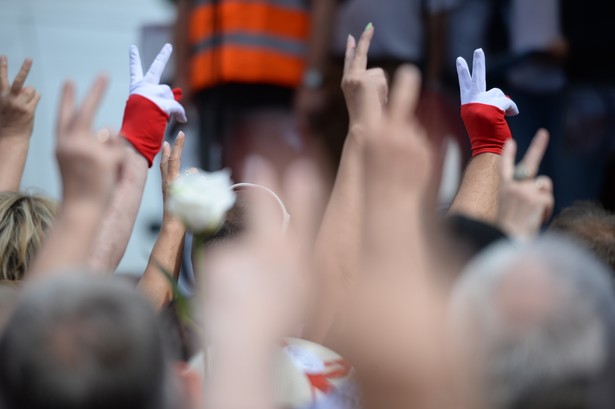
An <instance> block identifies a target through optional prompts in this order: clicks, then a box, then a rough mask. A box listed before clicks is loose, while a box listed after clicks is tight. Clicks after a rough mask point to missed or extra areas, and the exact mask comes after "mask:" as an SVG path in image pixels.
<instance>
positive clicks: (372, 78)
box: [342, 26, 388, 129]
mask: <svg viewBox="0 0 615 409" xmlns="http://www.w3.org/2000/svg"><path fill="white" fill-rule="evenodd" d="M373 36H374V28H373V27H371V26H368V27H367V28H366V29H365V31H363V34H361V38H360V39H359V43H358V44H357V43H356V41H355V39H354V37H353V36H351V35H350V36H348V42H347V44H346V56H345V59H344V76H343V78H342V90H343V91H344V97H345V99H346V106H347V108H348V114H349V117H350V123H349V128H350V129H353V128H356V127H365V126H367V124H369V123H370V122H372V121H375V120H378V119H379V118H380V117H381V115H382V110H383V107H384V105H385V104H386V102H387V96H388V84H387V79H386V75H385V73H384V71H383V70H382V69H381V68H372V69H367V53H368V51H369V46H370V43H371V41H372V37H373Z"/></svg>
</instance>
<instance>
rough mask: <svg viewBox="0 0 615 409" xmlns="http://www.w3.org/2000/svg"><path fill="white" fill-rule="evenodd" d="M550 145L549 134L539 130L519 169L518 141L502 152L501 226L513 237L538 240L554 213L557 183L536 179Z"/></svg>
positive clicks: (499, 209) (547, 178) (499, 210)
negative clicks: (554, 194)
mask: <svg viewBox="0 0 615 409" xmlns="http://www.w3.org/2000/svg"><path fill="white" fill-rule="evenodd" d="M548 143H549V133H548V132H547V131H546V130H544V129H541V130H539V131H538V133H536V136H535V137H534V139H533V140H532V143H531V144H530V147H529V148H528V150H527V152H526V154H525V156H524V157H523V160H522V161H521V162H520V163H519V164H518V165H517V166H515V155H516V152H517V146H516V144H515V141H513V140H512V139H511V140H510V141H509V142H508V143H507V144H506V146H505V147H504V151H503V152H502V166H501V169H500V175H501V178H502V185H501V187H500V200H499V208H498V216H497V224H498V226H499V227H500V228H501V229H502V230H503V231H504V232H506V233H507V234H509V235H510V236H511V237H514V238H517V239H529V238H532V237H534V236H535V235H536V234H538V232H539V231H540V227H541V226H542V224H543V223H544V222H545V221H546V220H547V219H548V218H549V217H550V216H551V213H552V212H553V204H554V199H553V183H552V182H551V179H549V177H547V176H538V177H536V173H537V172H538V168H539V167H540V162H541V160H542V158H543V156H544V153H545V150H546V148H547V145H548Z"/></svg>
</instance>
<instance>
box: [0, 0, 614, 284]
mask: <svg viewBox="0 0 615 409" xmlns="http://www.w3.org/2000/svg"><path fill="white" fill-rule="evenodd" d="M610 3H611V2H609V1H607V0H584V1H583V2H580V1H578V0H540V1H537V0H379V1H375V0H250V1H237V0H235V1H231V0H175V1H172V0H124V1H120V0H107V1H105V2H99V1H93V0H0V53H2V54H6V55H8V57H9V68H10V70H11V73H12V74H11V75H14V74H15V72H16V70H17V69H18V67H19V65H20V64H21V62H22V60H23V59H24V58H26V57H31V58H33V59H34V66H33V69H32V73H31V75H30V78H29V83H30V84H31V85H34V86H35V87H36V88H38V90H39V91H40V92H41V93H42V95H43V99H42V101H41V104H40V105H39V109H38V112H37V117H36V125H35V131H34V136H33V143H32V144H31V149H30V154H29V158H28V165H27V167H26V173H25V177H24V185H23V186H24V188H25V189H34V190H38V191H42V192H44V193H47V194H49V195H51V196H52V197H55V198H58V197H59V194H60V186H59V179H58V174H57V169H56V166H55V160H54V157H53V144H54V121H55V113H56V104H57V98H58V93H59V89H60V85H61V83H62V81H63V80H64V79H66V78H71V79H73V80H74V81H76V83H77V85H78V88H79V89H80V90H81V91H83V90H84V89H86V88H87V87H88V86H89V82H90V81H91V79H92V78H93V77H94V76H95V75H96V74H97V73H99V72H105V73H107V74H108V75H109V76H110V78H111V86H110V88H109V90H108V92H107V96H106V98H105V101H104V103H103V106H102V109H101V111H100V113H99V116H98V120H97V125H98V126H100V127H103V126H110V127H112V128H115V129H119V127H120V125H121V119H122V112H123V108H124V102H125V100H126V97H127V93H128V46H129V45H130V44H137V45H139V46H140V48H141V50H142V52H141V54H142V59H143V63H144V65H149V63H150V62H151V60H152V59H153V57H154V56H155V55H156V53H157V52H158V50H159V49H160V47H161V46H162V45H163V44H164V42H167V41H170V42H172V43H173V44H174V47H175V60H174V62H173V64H171V65H170V66H169V67H168V68H167V71H166V73H165V78H164V79H163V80H164V81H166V82H167V83H172V84H173V85H175V86H181V87H182V88H183V89H184V93H185V95H186V98H185V99H184V104H185V105H186V107H187V109H188V116H189V124H188V126H187V127H184V128H182V129H183V130H184V131H185V132H186V133H187V135H188V144H189V146H190V147H189V149H186V150H185V151H184V152H185V153H184V160H183V162H182V165H183V167H187V166H193V165H198V166H201V167H203V168H205V169H208V170H215V169H219V168H221V167H229V168H231V169H232V170H233V175H234V178H235V179H236V180H244V179H249V169H247V168H246V158H247V157H249V155H250V154H251V153H254V152H258V153H259V154H261V155H264V156H266V157H268V158H271V159H272V160H273V161H274V162H275V164H276V166H277V169H278V171H279V172H280V174H283V173H284V169H285V166H286V165H287V164H288V163H289V161H290V160H291V159H293V158H296V157H302V156H305V157H308V158H311V159H312V160H315V161H317V162H318V163H319V168H320V169H321V170H322V176H323V178H324V179H325V180H327V181H329V182H330V181H332V179H333V176H334V174H335V169H336V166H337V162H338V161H339V155H340V152H341V148H342V146H343V140H344V137H345V134H346V126H347V117H346V112H345V106H344V101H343V96H342V94H341V91H340V89H339V83H340V80H341V75H342V72H341V70H342V62H343V61H342V56H343V50H344V46H345V41H346V38H347V36H348V34H349V33H351V34H353V35H354V36H355V37H358V36H359V35H360V34H361V32H362V30H363V29H364V27H365V26H366V24H367V23H369V22H372V23H373V25H374V26H375V30H376V31H375V37H374V41H373V43H372V47H371V49H370V64H371V65H372V66H379V67H382V68H383V69H385V71H386V72H387V73H388V74H389V75H392V74H393V72H394V70H395V69H396V68H397V67H398V66H399V65H400V64H402V63H413V64H416V65H417V66H418V67H419V68H421V70H422V71H423V78H424V91H423V96H422V101H421V107H420V115H421V118H422V119H423V122H424V124H425V125H426V127H427V128H428V131H429V133H430V136H431V138H432V140H434V141H435V142H436V143H438V144H442V145H443V146H446V147H448V149H447V154H446V155H445V159H444V163H445V165H446V166H444V172H443V178H442V181H443V183H442V186H441V203H440V204H441V206H442V207H446V205H447V203H448V202H449V201H450V199H451V198H452V196H453V195H454V193H455V190H456V188H457V183H458V180H459V175H460V173H461V171H462V169H463V166H464V164H465V163H466V162H467V160H468V159H469V145H468V142H467V136H466V134H465V131H464V129H463V126H462V124H461V122H460V119H459V97H458V87H457V78H456V72H455V58H456V57H457V56H463V57H465V58H466V59H467V60H468V61H469V62H471V59H472V52H473V50H474V49H476V48H479V47H482V48H483V49H484V50H485V52H486V55H487V68H488V72H487V79H488V88H491V87H499V88H501V89H502V90H504V92H505V93H507V95H510V97H511V98H513V99H514V100H515V101H516V103H517V105H518V106H519V108H520V112H521V114H520V115H519V116H518V117H514V118H510V119H509V124H510V127H511V129H512V131H513V135H514V137H515V139H517V140H518V142H519V145H520V149H519V151H520V152H524V151H525V149H526V147H527V146H528V144H529V141H530V140H531V138H532V137H533V135H534V133H535V131H536V130H537V129H538V128H540V127H545V128H547V129H548V130H549V131H550V132H551V144H550V147H549V151H548V154H547V156H546V158H545V161H544V163H543V168H542V169H541V173H543V174H547V175H549V176H551V177H552V178H553V180H554V188H555V198H556V205H557V208H558V209H561V208H563V207H565V206H567V205H570V204H571V203H572V202H574V201H575V200H588V199H589V200H598V201H601V202H602V203H603V205H604V206H605V207H607V208H608V209H612V210H613V209H615V183H614V180H615V176H614V175H615V161H614V160H613V154H614V152H615V139H614V138H613V137H612V135H615V72H614V70H615V31H614V30H613V29H612V23H613V21H615V10H614V9H615V8H613V7H611V4H610ZM169 128H170V130H169V135H168V136H169V139H172V136H173V135H175V134H176V132H177V131H178V130H179V128H178V127H177V126H176V125H175V124H172V126H171V127H169ZM160 217H161V199H160V179H159V172H158V169H157V167H156V165H154V167H153V168H152V170H151V171H150V175H149V179H148V184H147V188H146V191H145V195H144V199H143V204H142V209H141V212H140V214H139V218H138V220H137V224H136V227H135V232H134V234H133V236H132V240H131V242H130V245H129V247H128V251H127V253H126V256H125V257H124V260H123V262H122V264H121V265H120V271H125V272H140V271H143V268H144V266H145V264H146V255H147V254H149V250H150V249H151V246H152V245H153V242H154V240H155V236H156V233H157V226H158V223H159V221H160Z"/></svg>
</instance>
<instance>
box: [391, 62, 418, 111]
mask: <svg viewBox="0 0 615 409" xmlns="http://www.w3.org/2000/svg"><path fill="white" fill-rule="evenodd" d="M420 90H421V73H420V72H419V70H418V68H416V67H415V66H413V65H403V66H401V67H400V68H399V69H398V70H397V72H396V73H395V79H394V80H393V86H392V87H391V94H390V97H389V111H388V112H389V119H391V120H393V121H399V122H402V121H406V120H408V118H411V117H413V116H414V113H415V112H416V107H417V105H418V101H419V96H420Z"/></svg>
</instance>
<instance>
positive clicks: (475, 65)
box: [472, 48, 487, 92]
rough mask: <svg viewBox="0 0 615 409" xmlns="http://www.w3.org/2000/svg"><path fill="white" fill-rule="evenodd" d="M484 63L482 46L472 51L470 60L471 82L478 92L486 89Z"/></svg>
mask: <svg viewBox="0 0 615 409" xmlns="http://www.w3.org/2000/svg"><path fill="white" fill-rule="evenodd" d="M486 70H487V68H486V64H485V52H484V51H483V49H482V48H479V49H477V50H475V51H474V60H473V61H472V83H473V85H474V87H475V89H476V90H477V91H479V92H485V91H487V73H486Z"/></svg>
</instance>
